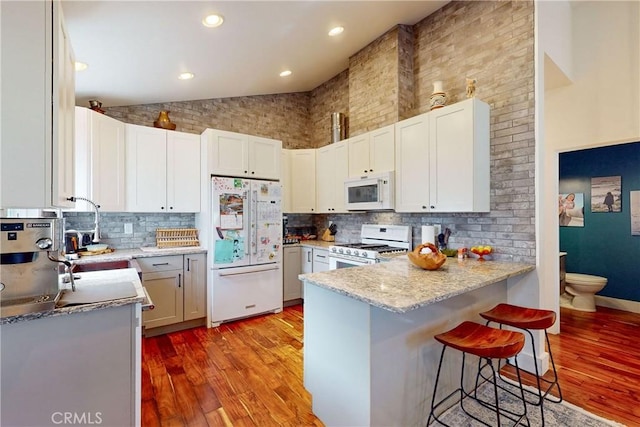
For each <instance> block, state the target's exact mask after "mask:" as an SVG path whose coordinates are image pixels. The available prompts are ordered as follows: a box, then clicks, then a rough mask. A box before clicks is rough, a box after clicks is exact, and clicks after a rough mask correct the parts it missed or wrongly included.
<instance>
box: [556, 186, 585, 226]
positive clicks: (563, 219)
mask: <svg viewBox="0 0 640 427" xmlns="http://www.w3.org/2000/svg"><path fill="white" fill-rule="evenodd" d="M558 216H559V223H560V226H561V227H584V193H561V194H560V195H559V196H558Z"/></svg>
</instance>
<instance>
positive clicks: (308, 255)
mask: <svg viewBox="0 0 640 427" xmlns="http://www.w3.org/2000/svg"><path fill="white" fill-rule="evenodd" d="M307 262H311V252H307Z"/></svg>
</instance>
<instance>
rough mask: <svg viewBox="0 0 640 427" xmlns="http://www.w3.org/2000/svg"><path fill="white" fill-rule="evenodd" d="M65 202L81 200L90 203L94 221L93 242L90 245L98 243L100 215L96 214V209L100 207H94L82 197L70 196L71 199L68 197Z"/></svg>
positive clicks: (93, 204) (94, 205)
mask: <svg viewBox="0 0 640 427" xmlns="http://www.w3.org/2000/svg"><path fill="white" fill-rule="evenodd" d="M67 200H69V201H70V202H75V201H76V200H83V201H85V202H87V203H90V204H91V206H93V210H94V214H95V219H94V225H93V240H92V243H98V242H100V213H99V212H98V208H99V207H100V205H96V204H95V203H93V202H92V201H91V200H89V199H86V198H84V197H75V196H71V197H68V198H67Z"/></svg>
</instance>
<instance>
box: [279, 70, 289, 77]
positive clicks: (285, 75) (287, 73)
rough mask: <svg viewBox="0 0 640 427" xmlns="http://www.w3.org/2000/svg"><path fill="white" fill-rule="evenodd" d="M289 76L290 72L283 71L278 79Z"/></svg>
mask: <svg viewBox="0 0 640 427" xmlns="http://www.w3.org/2000/svg"><path fill="white" fill-rule="evenodd" d="M290 75H291V70H284V71H283V72H281V73H280V77H287V76H290Z"/></svg>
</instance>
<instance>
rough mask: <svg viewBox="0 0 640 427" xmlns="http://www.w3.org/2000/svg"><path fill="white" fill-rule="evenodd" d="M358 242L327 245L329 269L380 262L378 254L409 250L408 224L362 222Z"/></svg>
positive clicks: (409, 232) (409, 230)
mask: <svg viewBox="0 0 640 427" xmlns="http://www.w3.org/2000/svg"><path fill="white" fill-rule="evenodd" d="M360 239H361V241H360V243H347V244H340V245H333V246H330V247H329V269H330V270H335V269H337V268H346V267H357V266H361V265H370V264H375V263H377V262H380V255H382V254H389V253H406V252H407V251H409V250H411V227H410V226H408V225H377V224H362V228H361V229H360Z"/></svg>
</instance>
